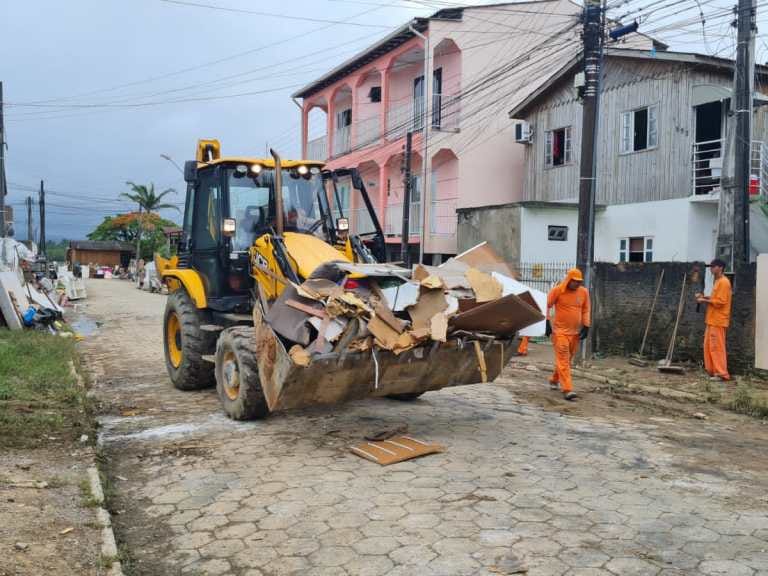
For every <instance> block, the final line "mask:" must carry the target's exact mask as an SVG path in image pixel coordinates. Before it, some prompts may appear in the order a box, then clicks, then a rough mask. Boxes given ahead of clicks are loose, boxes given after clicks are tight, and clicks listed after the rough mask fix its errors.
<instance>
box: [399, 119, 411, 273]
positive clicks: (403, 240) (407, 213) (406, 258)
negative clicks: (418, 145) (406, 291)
mask: <svg viewBox="0 0 768 576" xmlns="http://www.w3.org/2000/svg"><path fill="white" fill-rule="evenodd" d="M412 154H413V132H412V131H410V130H409V131H408V134H406V136H405V158H404V160H405V170H404V175H403V230H402V235H401V237H400V254H401V258H402V260H403V263H404V264H405V267H406V268H410V266H411V257H410V253H409V251H408V240H409V239H410V225H409V224H410V219H411V186H412V185H413V176H412V175H411V156H412Z"/></svg>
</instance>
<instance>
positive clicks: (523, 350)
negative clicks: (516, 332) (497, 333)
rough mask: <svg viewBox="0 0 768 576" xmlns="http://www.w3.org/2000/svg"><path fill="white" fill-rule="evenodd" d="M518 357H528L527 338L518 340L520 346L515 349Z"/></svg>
mask: <svg viewBox="0 0 768 576" xmlns="http://www.w3.org/2000/svg"><path fill="white" fill-rule="evenodd" d="M517 355H518V356H528V336H523V337H522V338H520V345H519V346H518V347H517Z"/></svg>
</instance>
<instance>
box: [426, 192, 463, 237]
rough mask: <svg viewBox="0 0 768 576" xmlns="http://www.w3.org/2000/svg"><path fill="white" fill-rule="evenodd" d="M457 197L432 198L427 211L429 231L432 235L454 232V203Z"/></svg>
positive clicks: (448, 234)
mask: <svg viewBox="0 0 768 576" xmlns="http://www.w3.org/2000/svg"><path fill="white" fill-rule="evenodd" d="M457 202H458V198H441V199H435V200H432V202H431V203H430V207H431V210H430V211H429V232H430V234H432V235H433V236H454V235H455V234H456V203H457Z"/></svg>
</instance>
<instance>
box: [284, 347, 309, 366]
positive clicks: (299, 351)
mask: <svg viewBox="0 0 768 576" xmlns="http://www.w3.org/2000/svg"><path fill="white" fill-rule="evenodd" d="M288 355H289V356H290V357H291V360H293V363H294V364H297V365H298V366H309V364H310V363H311V362H312V356H311V355H310V353H309V352H307V351H306V350H305V349H304V347H302V346H300V345H299V344H294V345H293V346H291V349H290V350H288Z"/></svg>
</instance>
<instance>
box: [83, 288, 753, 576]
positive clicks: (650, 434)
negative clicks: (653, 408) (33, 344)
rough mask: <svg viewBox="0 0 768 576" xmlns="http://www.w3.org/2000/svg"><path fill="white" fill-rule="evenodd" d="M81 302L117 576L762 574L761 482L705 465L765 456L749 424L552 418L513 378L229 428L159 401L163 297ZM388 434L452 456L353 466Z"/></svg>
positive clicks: (186, 400) (521, 378) (525, 379)
mask: <svg viewBox="0 0 768 576" xmlns="http://www.w3.org/2000/svg"><path fill="white" fill-rule="evenodd" d="M88 290H89V298H88V300H87V301H85V303H84V304H83V305H82V307H81V311H82V312H83V313H84V314H85V315H86V316H87V317H88V318H90V319H92V320H93V321H95V322H97V323H98V324H99V328H98V329H97V330H96V332H95V333H94V334H92V335H90V336H89V337H88V338H87V339H86V341H85V342H83V344H82V349H83V352H84V355H85V360H86V364H87V368H88V370H89V371H90V373H91V376H92V380H93V383H94V386H95V391H96V395H97V398H98V400H99V402H100V404H101V416H100V423H101V426H102V428H101V435H100V442H101V444H102V449H103V451H104V454H105V460H106V466H107V472H108V478H109V485H110V488H109V491H110V493H111V494H112V497H111V498H112V501H111V507H112V509H113V512H115V513H116V516H115V518H114V522H115V526H116V532H117V537H118V540H119V541H120V543H121V547H122V549H123V550H124V551H125V556H126V559H125V561H124V566H125V568H126V570H127V573H128V574H130V575H142V576H150V575H151V576H159V575H172V574H173V575H175V574H185V575H186V574H200V575H203V574H210V575H224V574H232V575H237V576H268V575H269V576H277V575H287V574H297V575H299V574H300V575H306V576H310V575H349V576H377V575H391V576H395V575H398V576H399V575H403V576H415V575H418V576H422V575H424V576H430V575H439V576H453V575H460V574H472V575H475V574H478V575H485V574H488V575H490V574H510V573H517V572H516V571H520V570H522V569H524V568H527V570H528V572H527V574H529V576H550V575H551V576H564V575H568V576H602V575H606V576H607V575H615V576H640V575H642V576H645V575H649V576H651V575H659V576H662V575H664V576H672V575H682V574H686V575H688V574H690V575H711V576H714V575H727V576H742V575H743V576H768V500H766V494H768V490H766V489H767V488H768V477H766V475H765V474H764V473H763V471H762V470H761V469H760V467H759V466H756V467H749V466H735V465H734V464H733V463H732V462H731V461H729V460H727V459H722V460H721V459H720V458H719V456H718V454H719V453H720V452H721V451H722V452H723V453H725V452H726V451H729V452H730V451H734V450H742V449H743V450H755V451H756V453H757V454H760V451H761V448H760V447H761V446H763V447H764V446H766V445H768V444H766V443H765V442H766V438H767V437H768V433H767V432H766V431H765V428H766V427H765V426H762V428H760V424H758V423H749V424H748V425H749V426H753V427H754V428H755V429H756V430H757V431H758V433H760V434H761V435H758V436H754V437H752V438H749V439H744V440H743V445H742V444H740V443H739V442H740V441H741V440H739V441H735V442H731V443H729V444H728V445H727V446H726V445H725V444H720V442H721V440H720V438H721V437H723V436H724V435H727V434H728V433H729V431H728V429H727V427H726V425H725V424H722V423H720V422H718V420H717V419H711V420H709V421H704V422H702V421H697V420H692V419H681V418H674V417H669V416H668V415H663V416H653V415H651V416H648V417H645V418H634V419H629V418H622V417H616V416H612V415H611V414H605V415H603V416H601V417H589V418H584V417H578V416H573V415H568V414H567V413H562V412H558V411H552V410H545V409H543V408H542V407H540V406H538V405H535V404H533V403H527V402H526V401H525V400H523V399H522V397H521V395H520V391H521V390H525V389H530V388H532V387H543V386H545V385H546V383H545V376H543V375H542V374H541V373H536V372H532V371H530V372H529V371H525V370H517V371H514V372H512V371H508V372H507V373H505V374H504V376H503V377H502V378H500V379H499V381H497V382H496V383H494V384H484V385H474V386H466V387H462V388H456V389H449V390H443V391H439V392H432V393H428V394H426V395H425V396H424V397H422V398H421V399H420V400H418V401H416V402H413V403H400V402H395V401H390V400H384V399H378V400H368V401H360V402H355V403H352V404H349V405H344V406H337V407H328V408H316V409H311V410H303V411H298V412H288V413H279V414H274V415H273V416H271V417H270V418H268V419H266V420H264V421H261V422H251V423H237V422H233V421H230V420H228V419H227V418H226V417H225V416H224V415H223V413H222V411H221V409H220V407H219V404H218V399H217V397H216V394H215V392H214V391H213V390H206V391H203V392H191V393H185V392H180V391H177V390H174V389H173V388H172V387H171V385H170V382H169V380H168V378H167V375H166V371H165V366H164V362H163V343H162V320H161V317H162V310H163V306H164V303H165V297H163V296H160V295H156V294H149V293H147V292H141V291H139V290H136V289H135V288H134V287H133V285H132V284H130V283H128V282H121V281H117V280H112V281H108V280H102V281H90V282H89V284H88ZM436 369H439V367H437V368H436ZM578 386H579V382H578V381H577V387H578ZM582 402H587V400H582ZM401 425H407V426H408V431H409V434H410V435H412V436H415V437H417V438H419V439H422V440H428V441H433V442H437V443H439V444H442V445H444V446H445V448H446V450H445V452H444V453H441V454H435V455H430V456H426V457H424V458H421V459H419V460H414V461H409V462H404V463H401V464H396V465H393V466H389V467H380V466H378V465H377V464H374V463H372V462H368V461H365V460H362V459H360V458H358V457H356V456H354V455H353V454H351V453H350V452H349V450H348V446H349V445H350V444H353V443H355V442H359V441H361V440H362V438H363V436H364V435H365V434H370V433H373V432H376V431H380V430H385V429H391V428H394V427H397V426H401ZM760 430H762V432H760ZM756 434H757V433H756ZM680 439H684V441H681V440H680ZM762 454H763V455H765V451H764V450H763V451H762Z"/></svg>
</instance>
